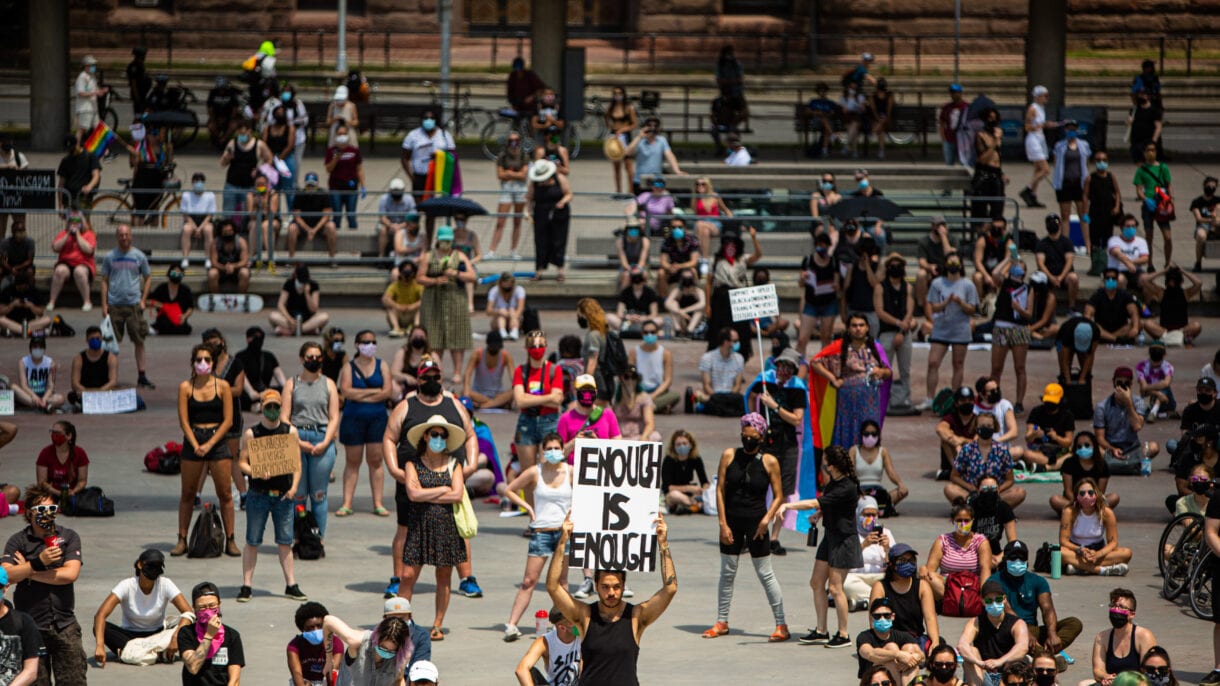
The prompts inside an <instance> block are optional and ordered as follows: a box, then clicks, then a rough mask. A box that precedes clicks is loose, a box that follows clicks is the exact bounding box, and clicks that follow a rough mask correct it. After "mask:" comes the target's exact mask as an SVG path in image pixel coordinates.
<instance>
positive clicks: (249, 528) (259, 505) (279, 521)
mask: <svg viewBox="0 0 1220 686" xmlns="http://www.w3.org/2000/svg"><path fill="white" fill-rule="evenodd" d="M293 504H294V503H293V501H292V500H285V499H284V498H283V496H282V495H276V496H273V495H267V494H266V493H259V492H258V491H256V490H254V489H253V488H251V489H250V491H249V493H247V495H246V545H250V546H253V547H255V548H257V547H258V546H260V545H262V543H263V530H264V529H266V528H267V517H268V516H270V517H271V521H272V523H273V524H274V525H275V544H276V545H292V509H293Z"/></svg>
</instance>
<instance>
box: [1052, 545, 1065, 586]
mask: <svg viewBox="0 0 1220 686" xmlns="http://www.w3.org/2000/svg"><path fill="white" fill-rule="evenodd" d="M1061 576H1063V551H1062V550H1060V548H1059V546H1057V545H1053V546H1051V578H1052V579H1058V578H1059V577H1061Z"/></svg>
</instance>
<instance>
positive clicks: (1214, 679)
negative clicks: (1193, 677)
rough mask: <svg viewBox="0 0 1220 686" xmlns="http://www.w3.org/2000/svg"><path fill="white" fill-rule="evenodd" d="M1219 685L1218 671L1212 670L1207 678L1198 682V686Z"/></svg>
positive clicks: (1219, 673)
mask: <svg viewBox="0 0 1220 686" xmlns="http://www.w3.org/2000/svg"><path fill="white" fill-rule="evenodd" d="M1218 684H1220V669H1213V670H1212V671H1211V672H1210V673H1209V674H1208V675H1207V676H1205V677H1203V678H1202V679H1200V680H1199V686H1217V685H1218Z"/></svg>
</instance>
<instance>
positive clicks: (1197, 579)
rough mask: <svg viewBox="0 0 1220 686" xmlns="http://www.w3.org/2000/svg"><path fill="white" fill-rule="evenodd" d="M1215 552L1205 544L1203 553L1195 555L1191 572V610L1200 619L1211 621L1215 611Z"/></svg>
mask: <svg viewBox="0 0 1220 686" xmlns="http://www.w3.org/2000/svg"><path fill="white" fill-rule="evenodd" d="M1215 562H1216V560H1215V554H1214V553H1212V551H1211V549H1210V548H1208V547H1207V546H1204V550H1203V552H1202V554H1198V555H1196V556H1195V562H1194V569H1192V570H1191V573H1190V584H1189V587H1190V610H1191V612H1194V613H1195V616H1196V617H1198V618H1199V619H1203V620H1207V621H1211V619H1212V617H1213V616H1214V613H1215V608H1214V607H1213V602H1214V601H1213V600H1212V566H1213V565H1214V564H1215Z"/></svg>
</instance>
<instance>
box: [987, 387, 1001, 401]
mask: <svg viewBox="0 0 1220 686" xmlns="http://www.w3.org/2000/svg"><path fill="white" fill-rule="evenodd" d="M987 402H988V403H991V404H992V405H995V404H996V403H998V402H1000V389H998V388H997V389H996V390H994V391H990V392H988V393H987Z"/></svg>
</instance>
